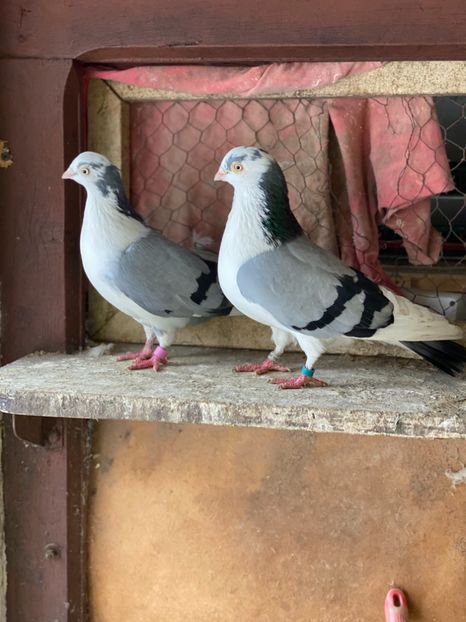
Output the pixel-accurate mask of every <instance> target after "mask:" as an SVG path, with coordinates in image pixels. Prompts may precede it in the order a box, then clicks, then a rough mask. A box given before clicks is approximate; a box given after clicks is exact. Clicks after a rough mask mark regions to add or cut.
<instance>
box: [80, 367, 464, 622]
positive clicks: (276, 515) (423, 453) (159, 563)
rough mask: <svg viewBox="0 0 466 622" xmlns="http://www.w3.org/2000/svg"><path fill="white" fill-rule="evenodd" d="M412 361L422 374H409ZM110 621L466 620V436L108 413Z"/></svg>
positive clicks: (106, 591) (102, 578)
mask: <svg viewBox="0 0 466 622" xmlns="http://www.w3.org/2000/svg"><path fill="white" fill-rule="evenodd" d="M405 371H406V370H405ZM93 454H94V456H93V460H92V462H91V474H92V475H91V481H90V492H91V495H90V508H89V529H90V534H89V535H90V538H89V574H88V576H89V584H90V603H91V619H92V620H93V621H94V622H123V621H124V622H152V621H154V622H155V621H156V622H381V621H382V620H383V619H384V615H383V600H384V597H385V594H386V591H387V590H388V588H389V587H390V584H391V583H392V582H395V583H396V584H397V585H399V586H400V587H402V588H403V589H404V590H405V591H406V593H407V595H408V599H409V607H410V614H411V615H410V618H409V619H410V620H411V621H412V622H465V620H466V591H465V589H464V584H465V559H466V528H465V525H466V485H464V484H462V485H459V486H457V487H456V488H454V487H453V486H452V481H451V480H450V479H449V477H448V476H447V473H450V472H457V471H459V470H460V469H461V468H462V466H463V464H464V463H465V462H466V443H465V441H464V440H452V439H449V440H426V439H422V440H420V439H406V438H382V437H361V436H359V437H357V436H348V435H344V434H308V433H304V432H289V431H277V430H252V429H244V428H243V429H239V428H237V429H233V428H218V427H217V428H214V427H211V426H195V425H170V424H154V423H139V422H134V421H118V422H116V421H105V422H100V423H98V424H97V425H96V428H95V439H94V446H93Z"/></svg>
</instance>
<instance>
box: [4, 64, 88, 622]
mask: <svg viewBox="0 0 466 622" xmlns="http://www.w3.org/2000/svg"><path fill="white" fill-rule="evenodd" d="M0 84H1V85H2V96H1V98H0V137H1V138H2V139H5V140H7V141H8V145H9V148H10V150H11V156H12V159H13V164H12V165H11V166H9V167H8V168H3V169H0V202H1V209H0V269H1V282H2V295H1V305H2V307H1V310H2V314H1V318H2V327H1V348H2V362H3V363H6V362H9V361H12V360H14V359H15V358H17V357H19V356H22V355H24V354H27V353H29V352H31V351H35V350H41V349H45V350H60V351H65V350H66V351H72V350H74V349H76V348H77V347H78V346H79V345H81V344H82V340H83V304H82V294H81V267H80V261H79V250H78V240H79V228H80V227H79V222H80V203H79V200H80V196H79V192H78V191H77V189H75V188H73V187H72V185H71V184H68V185H67V186H65V184H64V183H63V181H62V179H61V174H62V172H63V170H64V168H65V166H67V165H68V164H69V162H70V160H71V159H72V158H73V157H74V156H75V155H76V153H77V152H78V151H79V149H80V121H79V82H78V77H77V75H76V72H75V70H74V68H73V64H72V63H71V62H70V61H41V60H3V61H0ZM38 414H43V415H47V413H38ZM4 422H5V431H4V448H3V469H4V497H5V508H6V512H5V514H6V516H5V536H6V549H7V550H6V552H7V566H8V581H7V584H8V585H7V616H8V622H37V621H38V620H44V621H45V620H50V621H52V620H57V621H58V622H82V621H83V620H84V619H85V596H86V590H85V578H86V568H85V525H86V521H85V499H86V494H85V486H86V478H85V465H86V464H87V462H86V460H85V457H86V453H85V452H86V446H87V443H86V439H87V437H86V422H84V421H74V422H69V421H66V420H55V422H53V421H50V419H47V418H46V417H44V418H41V417H34V418H32V417H31V418H30V417H16V418H15V430H14V431H13V428H12V421H11V418H10V417H8V416H4ZM14 432H16V435H15V433H14ZM18 437H19V438H18ZM20 439H27V440H28V441H29V442H27V443H25V442H24V441H23V440H20Z"/></svg>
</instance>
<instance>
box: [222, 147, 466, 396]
mask: <svg viewBox="0 0 466 622" xmlns="http://www.w3.org/2000/svg"><path fill="white" fill-rule="evenodd" d="M215 180H217V181H226V182H228V183H230V184H231V185H232V186H233V188H234V197H233V205H232V208H231V212H230V214H229V217H228V221H227V224H226V227H225V231H224V234H223V238H222V242H221V247H220V253H219V264H218V272H219V280H220V285H221V287H222V289H223V291H224V293H225V295H226V296H227V297H228V299H229V300H230V301H231V302H232V304H233V305H234V306H235V307H236V308H237V309H238V310H239V311H240V312H242V313H244V314H245V315H247V316H249V317H251V318H253V319H254V320H256V321H258V322H261V323H262V324H267V325H269V326H272V327H273V328H274V329H276V330H277V329H278V330H280V331H285V332H286V333H288V334H289V335H291V336H292V337H294V338H295V339H296V340H297V342H298V343H299V346H300V347H301V349H302V350H303V351H304V353H305V355H306V363H305V366H304V367H303V368H302V370H301V373H300V375H299V376H298V377H297V378H289V379H283V378H276V379H274V380H272V381H271V382H273V383H274V384H279V385H280V386H281V388H284V389H292V388H300V387H303V386H306V385H317V386H323V385H325V383H323V382H322V381H321V380H317V379H316V378H314V365H315V363H316V361H317V359H318V358H319V357H320V355H321V354H322V353H323V352H324V350H325V344H324V342H323V341H322V340H325V339H328V338H334V337H340V336H346V337H353V338H357V339H373V340H377V341H383V342H387V343H397V344H400V343H401V345H403V346H404V347H406V348H409V349H410V350H413V351H414V352H416V353H417V354H419V355H420V356H421V357H423V358H424V359H426V360H427V361H429V362H430V363H432V364H433V365H435V366H436V367H438V368H439V369H441V370H442V371H444V372H446V373H448V374H451V375H455V374H456V373H459V372H460V371H462V369H463V367H464V362H465V361H466V349H465V348H463V346H461V345H459V344H457V343H455V342H453V341H450V340H451V339H459V338H461V337H462V335H463V332H462V330H461V329H460V328H458V327H457V326H454V325H452V324H450V323H449V322H448V321H447V320H446V319H445V318H444V317H443V316H441V315H439V314H436V313H434V312H433V311H431V310H429V309H427V308H425V307H421V306H419V305H416V304H414V303H412V302H410V301H409V300H407V299H406V298H402V297H400V296H397V295H395V294H394V293H393V292H391V291H390V290H388V289H386V288H384V287H381V286H378V285H376V284H375V283H373V282H372V281H371V280H369V279H368V278H367V277H366V276H364V275H363V274H361V273H360V272H358V271H356V270H353V269H352V268H349V267H348V266H346V265H345V264H343V263H342V262H341V261H340V260H339V259H338V258H337V257H335V256H334V255H332V254H331V253H329V252H327V251H325V250H322V249H321V248H319V247H318V246H316V245H315V244H313V243H312V242H311V241H310V240H308V239H307V238H306V236H305V235H304V233H303V231H302V229H301V227H300V225H299V223H298V221H297V220H296V218H295V216H294V215H293V212H292V211H291V209H290V204H289V201H288V190H287V185H286V181H285V178H284V176H283V173H282V170H281V169H280V167H279V166H278V164H277V162H276V161H275V160H274V159H273V158H272V157H271V156H270V155H268V154H267V153H266V152H265V151H263V150H262V149H258V148H256V147H235V148H234V149H232V150H231V151H229V152H228V153H227V154H226V155H225V157H224V158H223V161H222V163H221V165H220V168H219V170H218V172H217V174H216V175H215Z"/></svg>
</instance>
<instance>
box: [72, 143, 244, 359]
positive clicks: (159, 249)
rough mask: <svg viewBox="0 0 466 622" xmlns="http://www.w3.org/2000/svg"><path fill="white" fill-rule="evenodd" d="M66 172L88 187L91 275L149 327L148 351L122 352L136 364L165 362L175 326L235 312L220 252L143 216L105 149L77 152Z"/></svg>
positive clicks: (86, 258)
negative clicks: (187, 244)
mask: <svg viewBox="0 0 466 622" xmlns="http://www.w3.org/2000/svg"><path fill="white" fill-rule="evenodd" d="M62 177H63V179H72V180H74V181H76V182H77V183H78V184H81V185H82V186H84V188H85V189H86V191H87V200H86V206H85V210H84V220H83V225H82V230H81V242H80V246H81V257H82V262H83V266H84V271H85V272H86V275H87V277H88V279H89V281H90V282H91V283H92V285H93V286H94V287H95V288H96V290H97V291H98V292H99V293H100V294H101V295H102V296H103V297H104V298H105V299H106V300H108V302H110V303H111V304H112V305H114V306H115V307H116V308H117V309H119V310H120V311H123V313H126V314H127V315H130V316H131V317H133V318H134V319H135V320H136V321H137V322H139V323H140V324H142V326H143V327H144V332H145V335H146V342H145V345H144V348H143V349H142V351H141V352H128V353H127V354H124V355H123V356H121V357H119V360H132V359H133V360H134V363H133V364H132V365H131V367H130V369H144V368H148V367H153V368H154V369H155V370H156V371H158V370H159V369H160V368H161V367H162V366H163V365H165V364H166V363H167V348H168V347H169V346H170V345H171V344H172V343H173V341H174V339H175V335H176V331H177V329H179V328H183V327H184V326H187V325H188V324H196V323H198V322H201V321H204V320H206V319H209V318H212V317H214V316H218V315H227V314H229V313H230V311H231V309H232V306H231V304H230V302H229V301H228V300H227V299H226V298H225V296H224V295H223V292H222V290H221V288H220V285H219V283H218V278H217V257H216V255H214V254H213V253H209V252H207V251H205V252H204V251H199V252H191V251H189V250H187V249H185V248H183V247H181V246H178V245H177V244H175V243H174V242H171V241H170V240H168V239H167V238H165V237H164V236H163V235H162V234H161V233H160V232H158V231H156V230H155V229H152V228H151V227H149V226H147V225H146V224H144V222H143V219H142V218H141V216H140V215H139V214H138V213H137V212H136V211H135V210H134V209H133V208H132V207H131V205H130V203H129V201H128V199H127V197H126V195H125V192H124V189H123V184H122V180H121V176H120V172H119V170H118V169H117V167H116V166H114V165H113V164H112V163H111V162H110V161H109V160H108V159H107V158H106V157H104V156H103V155H100V154H98V153H94V152H92V151H86V152H84V153H81V154H79V155H78V156H77V157H76V158H75V159H74V160H73V162H72V163H71V164H70V166H69V168H68V169H67V170H66V171H65V173H63V176H62ZM155 339H157V340H158V343H159V345H158V346H157V347H155V345H156V344H155Z"/></svg>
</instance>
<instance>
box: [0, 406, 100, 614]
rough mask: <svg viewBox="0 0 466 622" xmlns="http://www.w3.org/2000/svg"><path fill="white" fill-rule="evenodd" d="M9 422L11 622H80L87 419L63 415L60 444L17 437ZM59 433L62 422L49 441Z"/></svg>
mask: <svg viewBox="0 0 466 622" xmlns="http://www.w3.org/2000/svg"><path fill="white" fill-rule="evenodd" d="M36 419H38V420H40V418H38V417H36ZM58 421H60V420H58ZM4 422H5V437H4V438H5V448H4V455H3V475H4V481H5V491H4V499H5V508H6V512H5V539H6V554H7V569H8V577H7V578H8V581H7V622H39V620H40V621H42V620H43V621H44V622H45V621H50V622H52V621H56V622H83V621H84V620H85V619H86V609H87V605H86V603H87V594H86V540H85V527H86V482H87V472H86V470H87V464H88V461H87V460H86V459H85V457H86V451H87V449H86V448H87V427H86V422H85V421H82V420H74V421H70V420H64V421H63V422H62V424H63V425H62V429H63V436H62V439H61V441H62V446H61V447H60V448H57V449H50V448H45V447H37V446H34V445H31V444H29V443H25V442H24V441H22V440H19V439H18V438H17V437H16V436H14V434H13V430H12V429H11V418H10V417H7V416H4ZM56 435H57V427H55V429H54V432H53V438H51V439H50V441H51V442H50V443H49V447H53V446H57V445H58V443H57V438H56Z"/></svg>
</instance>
